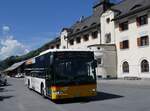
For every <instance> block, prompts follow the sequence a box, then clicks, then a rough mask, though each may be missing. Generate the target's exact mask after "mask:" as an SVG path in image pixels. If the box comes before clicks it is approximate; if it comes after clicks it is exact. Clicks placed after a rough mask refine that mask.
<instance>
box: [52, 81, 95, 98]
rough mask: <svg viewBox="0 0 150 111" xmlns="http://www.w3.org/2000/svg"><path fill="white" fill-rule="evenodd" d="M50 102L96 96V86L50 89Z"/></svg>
mask: <svg viewBox="0 0 150 111" xmlns="http://www.w3.org/2000/svg"><path fill="white" fill-rule="evenodd" d="M51 91H52V95H51V99H52V100H57V99H67V98H77V97H91V96H96V92H97V89H96V84H90V85H77V86H65V87H55V86H53V87H52V88H51Z"/></svg>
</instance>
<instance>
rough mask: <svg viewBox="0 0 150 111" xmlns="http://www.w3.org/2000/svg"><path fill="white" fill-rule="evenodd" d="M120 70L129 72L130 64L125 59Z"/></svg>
mask: <svg viewBox="0 0 150 111" xmlns="http://www.w3.org/2000/svg"><path fill="white" fill-rule="evenodd" d="M122 72H123V73H129V72H130V66H129V63H128V62H127V61H125V62H123V63H122Z"/></svg>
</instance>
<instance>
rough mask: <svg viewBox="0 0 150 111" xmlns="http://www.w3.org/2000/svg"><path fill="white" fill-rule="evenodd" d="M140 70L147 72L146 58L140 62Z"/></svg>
mask: <svg viewBox="0 0 150 111" xmlns="http://www.w3.org/2000/svg"><path fill="white" fill-rule="evenodd" d="M141 72H149V63H148V61H147V60H143V61H142V62H141Z"/></svg>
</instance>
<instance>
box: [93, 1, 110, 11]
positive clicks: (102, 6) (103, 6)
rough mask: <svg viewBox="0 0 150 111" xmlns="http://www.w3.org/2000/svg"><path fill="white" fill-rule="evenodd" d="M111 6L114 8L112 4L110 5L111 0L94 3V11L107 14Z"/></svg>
mask: <svg viewBox="0 0 150 111" xmlns="http://www.w3.org/2000/svg"><path fill="white" fill-rule="evenodd" d="M111 6H112V3H110V0H97V1H96V2H95V3H94V6H93V9H94V11H97V10H103V11H104V12H105V11H106V10H107V9H108V8H110V7H111Z"/></svg>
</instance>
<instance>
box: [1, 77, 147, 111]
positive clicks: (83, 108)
mask: <svg viewBox="0 0 150 111" xmlns="http://www.w3.org/2000/svg"><path fill="white" fill-rule="evenodd" d="M8 82H9V85H8V86H6V87H2V86H0V111H150V81H149V80H146V82H145V81H144V82H143V81H122V80H119V81H118V80H117V81H116V80H115V81H106V80H102V81H99V82H98V91H99V92H98V95H97V97H95V98H87V99H75V100H67V101H60V102H58V103H54V102H52V101H51V100H49V99H44V98H43V97H41V96H40V95H39V94H38V93H36V92H34V91H30V90H28V89H27V88H26V86H25V85H24V81H23V79H13V78H10V79H8Z"/></svg>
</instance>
